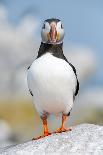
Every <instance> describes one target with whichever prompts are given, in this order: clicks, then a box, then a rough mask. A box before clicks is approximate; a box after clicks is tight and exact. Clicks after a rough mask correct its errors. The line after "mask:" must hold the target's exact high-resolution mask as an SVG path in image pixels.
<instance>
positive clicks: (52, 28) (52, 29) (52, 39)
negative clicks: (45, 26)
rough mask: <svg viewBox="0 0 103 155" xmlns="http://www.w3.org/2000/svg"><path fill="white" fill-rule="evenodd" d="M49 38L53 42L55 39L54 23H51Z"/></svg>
mask: <svg viewBox="0 0 103 155" xmlns="http://www.w3.org/2000/svg"><path fill="white" fill-rule="evenodd" d="M50 40H51V42H53V43H55V42H56V40H57V31H56V26H55V25H51V29H50Z"/></svg>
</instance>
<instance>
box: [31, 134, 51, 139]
mask: <svg viewBox="0 0 103 155" xmlns="http://www.w3.org/2000/svg"><path fill="white" fill-rule="evenodd" d="M49 135H51V133H44V134H43V135H41V136H39V137H36V138H35V137H34V138H33V139H32V140H38V139H41V138H44V137H46V136H49Z"/></svg>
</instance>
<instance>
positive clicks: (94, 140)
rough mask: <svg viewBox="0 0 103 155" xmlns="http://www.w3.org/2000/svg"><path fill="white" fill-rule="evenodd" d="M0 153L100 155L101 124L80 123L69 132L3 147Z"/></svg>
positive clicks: (12, 154) (101, 147)
mask: <svg viewBox="0 0 103 155" xmlns="http://www.w3.org/2000/svg"><path fill="white" fill-rule="evenodd" d="M0 154H1V155H34V154H35V155H36V154H37V155H41V154H42V155H45V154H46V155H49V154H50V155H52V154H53V155H54V154H55V155H63V154H64V155H68V154H69V155H102V154H103V126H98V125H94V124H81V125H77V126H75V127H73V130H72V131H70V132H65V133H60V134H53V135H51V136H48V137H45V138H43V139H39V140H36V141H29V142H26V143H24V144H19V145H15V146H11V147H9V148H4V149H2V150H1V152H0Z"/></svg>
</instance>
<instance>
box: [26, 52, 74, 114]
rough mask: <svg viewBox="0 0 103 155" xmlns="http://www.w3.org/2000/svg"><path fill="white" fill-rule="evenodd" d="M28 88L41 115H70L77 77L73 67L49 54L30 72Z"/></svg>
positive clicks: (35, 62) (36, 61) (34, 63)
mask: <svg viewBox="0 0 103 155" xmlns="http://www.w3.org/2000/svg"><path fill="white" fill-rule="evenodd" d="M27 80H28V86H29V89H30V90H31V91H32V93H33V102H34V104H35V107H36V109H37V111H38V112H39V113H43V112H44V111H45V112H48V113H59V112H63V113H65V114H66V113H68V112H69V111H70V110H71V108H72V105H73V93H74V92H75V87H76V77H75V74H74V72H73V70H72V68H71V66H70V65H69V64H68V63H67V62H66V61H65V60H62V59H60V58H56V57H54V56H53V55H52V54H50V53H47V54H45V55H43V56H41V57H40V58H38V59H36V60H35V61H34V62H33V64H32V65H31V67H30V69H29V70H28V76H27Z"/></svg>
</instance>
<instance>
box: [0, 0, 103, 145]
mask: <svg viewBox="0 0 103 155" xmlns="http://www.w3.org/2000/svg"><path fill="white" fill-rule="evenodd" d="M52 17H55V18H59V19H61V20H62V22H63V25H64V29H65V39H64V54H65V55H66V57H67V59H68V61H70V62H71V63H72V64H73V65H74V66H75V67H76V69H77V74H78V79H79V82H80V91H79V95H78V97H76V101H75V104H74V107H73V110H72V111H71V117H70V120H69V121H68V122H67V126H74V125H76V124H80V123H94V124H98V125H103V1H102V0H91V1H90V0H84V1H83V0H78V1H76V0H65V1H62V0H61V1H60V0H56V1H55V0H51V1H49V2H48V0H43V1H41V0H38V1H34V0H29V1H26V0H22V1H21V0H15V1H14V0H0V148H2V147H4V146H8V145H12V144H16V143H20V142H24V141H28V140H30V139H31V138H33V136H37V135H40V134H41V133H42V122H41V120H40V117H39V115H38V113H37V112H36V111H35V109H34V106H33V105H32V97H31V95H30V94H29V91H28V87H27V80H26V75H27V68H28V66H29V65H30V64H31V63H32V62H33V61H34V60H35V58H36V56H37V52H38V48H39V46H40V42H41V36H40V31H41V27H42V23H43V21H44V20H45V19H47V18H52ZM48 122H49V128H50V130H54V129H56V128H57V127H59V126H60V124H61V118H60V117H57V118H56V117H55V116H50V117H49V118H48Z"/></svg>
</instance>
